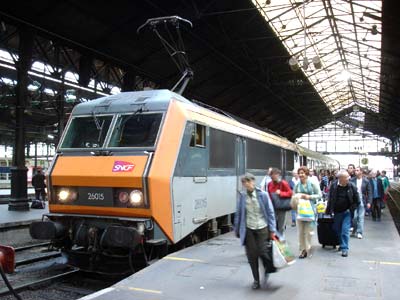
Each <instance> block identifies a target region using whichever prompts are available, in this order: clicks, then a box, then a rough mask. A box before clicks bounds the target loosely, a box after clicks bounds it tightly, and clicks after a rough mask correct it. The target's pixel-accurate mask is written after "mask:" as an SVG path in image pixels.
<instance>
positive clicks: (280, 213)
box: [268, 168, 292, 239]
mask: <svg viewBox="0 0 400 300" xmlns="http://www.w3.org/2000/svg"><path fill="white" fill-rule="evenodd" d="M270 174H271V179H272V181H271V182H270V183H268V193H269V195H270V197H272V196H271V195H272V194H273V193H275V194H277V195H278V196H279V197H280V198H291V197H292V190H291V189H290V186H289V183H288V182H287V181H286V180H283V179H281V170H279V169H277V168H272V170H271V173H270ZM275 218H276V229H277V231H278V232H279V234H280V237H281V239H284V232H285V229H286V211H285V210H277V209H275Z"/></svg>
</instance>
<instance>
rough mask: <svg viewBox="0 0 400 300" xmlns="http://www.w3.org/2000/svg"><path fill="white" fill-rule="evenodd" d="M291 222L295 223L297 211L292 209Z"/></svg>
mask: <svg viewBox="0 0 400 300" xmlns="http://www.w3.org/2000/svg"><path fill="white" fill-rule="evenodd" d="M291 213H292V223H296V217H297V211H296V210H294V209H292V211H291Z"/></svg>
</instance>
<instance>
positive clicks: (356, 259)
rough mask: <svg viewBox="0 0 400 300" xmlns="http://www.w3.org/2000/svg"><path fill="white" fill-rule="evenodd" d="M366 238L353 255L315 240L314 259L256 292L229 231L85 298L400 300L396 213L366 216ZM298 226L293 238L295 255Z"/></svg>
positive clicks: (290, 234)
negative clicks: (376, 217) (376, 218)
mask: <svg viewBox="0 0 400 300" xmlns="http://www.w3.org/2000/svg"><path fill="white" fill-rule="evenodd" d="M365 225H366V226H365V227H366V228H365V238H364V239H362V240H359V239H356V238H351V241H350V252H349V257H347V258H344V257H342V256H341V255H340V252H337V251H336V250H333V249H332V248H331V247H327V248H325V249H323V248H322V247H321V246H320V245H318V241H317V237H316V236H315V237H314V238H313V249H314V251H313V256H312V258H307V259H303V260H299V259H298V260H297V262H296V263H295V264H294V265H292V266H290V267H288V268H285V269H282V270H280V271H279V272H278V273H275V274H271V276H270V279H269V281H268V283H267V286H266V287H265V286H263V287H262V288H261V289H260V290H255V291H253V290H251V288H250V286H251V283H252V276H251V272H250V267H249V265H248V263H247V261H246V257H245V254H244V249H243V248H242V247H241V246H239V240H238V239H237V238H235V237H234V235H233V234H232V233H228V234H225V235H222V236H219V237H216V238H214V239H211V240H209V241H206V242H204V243H201V244H199V245H196V246H193V247H190V248H187V249H184V250H182V251H180V252H176V253H173V254H170V255H169V256H167V257H165V258H164V259H162V260H160V261H158V262H156V263H155V264H153V265H151V266H150V267H148V268H146V269H144V270H142V271H140V272H138V273H136V274H134V275H132V276H131V277H129V278H127V279H125V280H123V281H121V282H119V283H117V284H116V285H114V286H112V287H110V288H107V289H105V290H102V291H99V292H97V293H95V294H92V295H89V296H86V297H84V298H82V300H83V299H84V300H89V299H90V300H92V299H95V300H106V299H107V300H108V299H119V300H123V299H135V300H150V299H151V300H154V299H171V300H172V299H174V300H178V299H182V300H187V299H191V300H192V299H201V300H205V299H210V300H211V299H216V300H217V299H223V300H239V299H240V300H242V299H251V300H252V299H263V300H265V299H269V300H274V299H279V300H286V299H288V300H289V299H295V300H297V299H298V300H302V299H304V300H314V299H315V300H375V299H384V300H397V299H400V296H399V295H400V238H399V234H398V232H397V230H396V228H395V226H394V224H393V220H392V218H391V216H390V213H389V212H388V211H387V210H385V212H384V213H383V217H382V222H379V223H376V222H372V221H371V220H370V219H369V218H366V224H365ZM296 233H297V231H296V228H288V230H287V238H288V241H289V242H290V245H291V248H292V249H293V250H296V253H297V234H296Z"/></svg>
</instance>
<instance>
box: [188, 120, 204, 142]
mask: <svg viewBox="0 0 400 300" xmlns="http://www.w3.org/2000/svg"><path fill="white" fill-rule="evenodd" d="M205 146H206V127H205V126H203V125H200V124H195V126H194V129H193V132H192V138H191V139H190V147H205Z"/></svg>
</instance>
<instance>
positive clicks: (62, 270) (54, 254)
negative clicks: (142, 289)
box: [0, 242, 122, 300]
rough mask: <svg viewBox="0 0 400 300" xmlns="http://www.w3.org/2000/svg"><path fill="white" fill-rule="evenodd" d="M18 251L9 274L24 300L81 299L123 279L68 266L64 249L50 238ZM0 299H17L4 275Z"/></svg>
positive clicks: (20, 248) (16, 250) (10, 279)
mask: <svg viewBox="0 0 400 300" xmlns="http://www.w3.org/2000/svg"><path fill="white" fill-rule="evenodd" d="M15 252H16V269H15V272H14V273H13V274H9V275H7V277H8V280H9V281H10V283H11V285H12V287H13V289H14V290H15V291H16V292H17V293H18V294H19V295H20V296H21V298H22V299H24V300H25V299H29V300H36V299H37V300H39V299H40V300H42V299H51V300H58V299H60V300H61V299H63V300H66V299H71V300H72V299H78V298H81V297H84V296H86V295H88V294H91V293H93V292H96V291H97V290H100V289H103V288H106V287H108V286H110V285H112V284H114V283H115V282H117V281H119V280H121V279H122V278H113V279H110V278H104V277H98V276H92V275H89V274H86V273H84V272H83V271H80V270H79V269H77V268H74V267H71V266H68V265H67V264H66V259H65V258H64V257H62V255H61V252H60V251H55V250H54V249H52V248H51V247H50V243H47V242H46V243H39V244H30V245H25V246H22V247H18V248H15ZM0 299H1V300H9V299H10V300H11V299H15V298H14V296H13V295H12V294H11V292H10V291H9V290H8V288H7V287H6V285H5V283H4V282H3V281H2V280H1V278H0Z"/></svg>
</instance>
